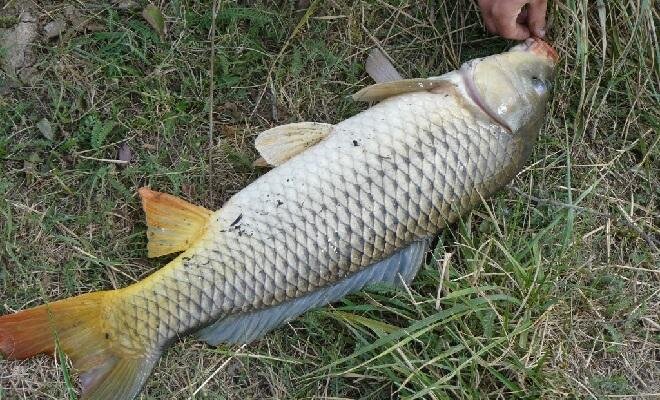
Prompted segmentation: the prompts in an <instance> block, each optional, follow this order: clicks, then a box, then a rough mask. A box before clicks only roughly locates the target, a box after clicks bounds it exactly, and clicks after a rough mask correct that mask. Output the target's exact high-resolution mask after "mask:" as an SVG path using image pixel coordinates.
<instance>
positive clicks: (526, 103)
mask: <svg viewBox="0 0 660 400" xmlns="http://www.w3.org/2000/svg"><path fill="white" fill-rule="evenodd" d="M558 58H559V56H558V55H557V52H556V51H555V50H554V49H553V48H552V47H551V46H550V45H549V44H547V43H546V42H544V41H543V40H541V39H535V38H530V39H527V40H526V41H525V42H524V43H521V44H519V45H517V46H514V47H513V48H511V49H510V50H509V51H506V52H504V53H500V54H495V55H492V56H488V57H484V58H479V59H475V60H472V61H469V62H467V63H465V64H464V65H463V66H462V67H461V71H460V73H461V75H462V76H463V79H464V82H465V86H466V89H467V92H468V94H469V95H470V97H471V98H472V100H473V101H474V102H475V103H476V104H477V105H478V106H479V107H480V108H481V109H482V110H483V111H485V112H486V113H487V114H488V115H489V116H490V117H491V118H492V119H494V120H495V121H496V122H497V123H499V124H500V125H502V126H504V127H506V128H507V129H508V130H509V131H510V132H511V133H513V134H520V135H522V136H531V137H532V138H535V137H536V135H537V134H538V131H539V129H540V127H541V125H542V123H543V119H544V117H545V110H546V105H547V102H548V99H549V97H550V92H551V88H552V80H553V76H554V74H553V70H554V66H555V64H556V62H557V61H558Z"/></svg>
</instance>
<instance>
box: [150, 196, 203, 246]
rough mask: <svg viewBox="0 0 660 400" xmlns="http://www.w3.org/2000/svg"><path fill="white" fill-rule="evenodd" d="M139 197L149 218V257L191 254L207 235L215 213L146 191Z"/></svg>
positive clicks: (178, 199)
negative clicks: (208, 223)
mask: <svg viewBox="0 0 660 400" xmlns="http://www.w3.org/2000/svg"><path fill="white" fill-rule="evenodd" d="M138 193H140V197H141V198H142V208H143V209H144V212H145V214H146V217H147V227H148V229H147V238H148V239H149V242H148V244H147V256H148V257H158V256H162V255H165V254H170V253H175V252H178V251H184V250H187V249H188V248H189V247H190V246H191V245H192V244H193V243H195V242H196V241H197V240H198V239H199V237H200V236H201V235H202V234H203V233H204V231H205V228H206V224H207V222H208V220H209V217H210V216H211V214H212V212H211V211H209V210H207V209H206V208H204V207H199V206H196V205H194V204H190V203H188V202H187V201H185V200H181V199H180V198H178V197H175V196H172V195H169V194H166V193H160V192H156V191H153V190H150V189H149V188H146V187H142V188H140V189H139V190H138Z"/></svg>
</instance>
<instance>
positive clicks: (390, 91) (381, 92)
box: [353, 78, 454, 101]
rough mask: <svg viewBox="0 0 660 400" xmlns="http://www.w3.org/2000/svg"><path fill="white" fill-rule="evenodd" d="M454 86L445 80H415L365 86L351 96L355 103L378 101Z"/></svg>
mask: <svg viewBox="0 0 660 400" xmlns="http://www.w3.org/2000/svg"><path fill="white" fill-rule="evenodd" d="M452 86H454V85H453V84H452V83H451V82H449V81H447V80H445V79H438V78H435V79H434V78H417V79H403V80H399V81H392V82H382V83H376V84H375V85H371V86H367V87H366V88H364V89H362V90H360V91H359V92H357V93H355V94H354V95H353V100H355V101H380V100H384V99H386V98H388V97H392V96H396V95H398V94H403V93H411V92H422V91H429V90H433V89H438V88H442V87H452Z"/></svg>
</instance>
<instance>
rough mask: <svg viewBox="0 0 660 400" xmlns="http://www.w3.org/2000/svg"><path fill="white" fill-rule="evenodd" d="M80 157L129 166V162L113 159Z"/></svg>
mask: <svg viewBox="0 0 660 400" xmlns="http://www.w3.org/2000/svg"><path fill="white" fill-rule="evenodd" d="M78 157H80V158H84V159H85V160H93V161H101V162H107V163H111V164H121V165H125V164H128V161H125V160H113V159H109V158H96V157H87V156H81V155H78Z"/></svg>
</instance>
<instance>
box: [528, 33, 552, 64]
mask: <svg viewBox="0 0 660 400" xmlns="http://www.w3.org/2000/svg"><path fill="white" fill-rule="evenodd" d="M525 46H527V49H526V50H527V51H531V52H532V53H534V54H536V55H538V56H540V57H544V58H548V59H550V60H551V61H552V62H553V64H557V62H559V53H557V50H555V48H554V47H552V46H551V45H550V44H549V43H548V42H546V41H544V40H543V39H539V38H534V37H532V38H529V39H527V40H525Z"/></svg>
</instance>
